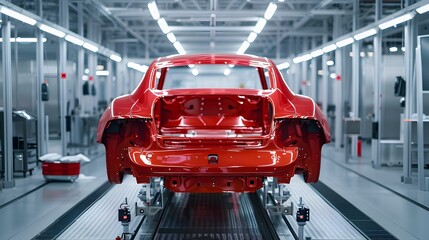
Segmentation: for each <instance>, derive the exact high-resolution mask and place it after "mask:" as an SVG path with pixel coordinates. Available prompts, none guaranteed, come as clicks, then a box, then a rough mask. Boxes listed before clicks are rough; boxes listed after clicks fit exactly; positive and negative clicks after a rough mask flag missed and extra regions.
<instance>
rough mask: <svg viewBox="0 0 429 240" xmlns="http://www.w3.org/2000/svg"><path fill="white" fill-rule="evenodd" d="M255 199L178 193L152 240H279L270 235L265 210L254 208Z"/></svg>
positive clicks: (235, 195)
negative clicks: (264, 215)
mask: <svg viewBox="0 0 429 240" xmlns="http://www.w3.org/2000/svg"><path fill="white" fill-rule="evenodd" d="M252 197H253V196H251V194H238V193H235V194H233V193H223V194H184V193H176V194H174V196H173V198H172V199H171V202H170V204H169V206H168V208H167V209H166V210H165V213H164V215H163V217H162V219H161V222H160V224H159V226H158V229H157V233H156V234H155V236H154V238H153V239H157V240H164V239H169V240H173V239H237V240H238V239H249V240H254V239H255V240H257V239H261V240H262V239H263V240H265V239H278V236H277V234H276V233H275V231H274V233H267V231H270V228H269V226H270V224H269V223H267V222H266V219H265V218H264V217H263V216H262V214H263V212H264V209H263V208H262V210H260V209H259V206H255V204H256V202H254V201H255V200H252ZM256 197H257V196H256ZM259 202H260V200H259ZM255 208H257V209H255ZM265 214H266V212H265ZM267 217H268V216H267ZM268 221H269V219H268ZM271 227H272V226H271ZM269 234H274V237H272V236H269Z"/></svg>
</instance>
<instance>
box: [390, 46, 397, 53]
mask: <svg viewBox="0 0 429 240" xmlns="http://www.w3.org/2000/svg"><path fill="white" fill-rule="evenodd" d="M389 51H390V52H397V51H398V48H397V47H390V48H389Z"/></svg>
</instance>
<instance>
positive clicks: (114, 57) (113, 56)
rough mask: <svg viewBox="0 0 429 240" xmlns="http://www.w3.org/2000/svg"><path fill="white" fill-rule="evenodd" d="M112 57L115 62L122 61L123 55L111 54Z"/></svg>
mask: <svg viewBox="0 0 429 240" xmlns="http://www.w3.org/2000/svg"><path fill="white" fill-rule="evenodd" d="M110 59H112V60H113V61H115V62H120V61H122V58H121V56H119V55H116V54H112V55H110Z"/></svg>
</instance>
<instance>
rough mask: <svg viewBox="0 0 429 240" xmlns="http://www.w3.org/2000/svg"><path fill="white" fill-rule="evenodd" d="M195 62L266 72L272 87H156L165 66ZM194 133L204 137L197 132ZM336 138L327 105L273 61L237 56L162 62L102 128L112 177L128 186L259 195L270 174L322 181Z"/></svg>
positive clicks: (116, 105) (113, 107)
mask: <svg viewBox="0 0 429 240" xmlns="http://www.w3.org/2000/svg"><path fill="white" fill-rule="evenodd" d="M191 64H196V65H198V64H227V65H240V66H252V67H255V68H257V69H265V70H266V71H267V72H268V74H269V81H270V84H269V88H267V89H262V90H258V89H167V90H163V89H159V86H157V85H156V83H157V81H156V73H157V71H158V72H159V71H160V70H161V72H162V69H168V68H170V67H176V66H184V65H191ZM202 104H206V106H207V108H204V109H203V108H202V107H201V106H202ZM194 105H195V106H199V107H201V108H199V107H198V109H201V110H198V109H197V108H193V106H194ZM189 106H190V107H192V108H190V107H189ZM216 106H218V107H216ZM227 107H229V109H228V108H227ZM194 131H195V132H198V134H197V135H196V136H193V135H190V134H189V133H193V132H194ZM231 131H232V132H235V133H239V134H232V135H231V134H229V132H231ZM200 133H201V134H200ZM225 133H226V134H225ZM329 141H330V134H329V127H328V124H327V121H326V118H325V116H324V115H323V114H322V112H321V110H320V108H319V107H318V106H317V105H316V104H315V102H314V101H313V100H312V99H311V98H309V97H306V96H302V95H298V94H295V93H293V92H292V91H291V90H290V89H289V87H288V86H287V85H286V82H285V81H284V80H283V77H282V75H281V73H280V72H279V70H278V69H277V67H276V65H275V64H274V63H273V62H272V61H271V60H269V59H267V58H262V57H256V56H251V55H232V54H196V55H177V56H170V57H165V58H158V59H156V60H155V61H153V63H152V64H151V65H150V66H149V68H148V70H147V72H146V74H145V76H144V77H143V79H142V81H141V82H140V84H139V85H138V86H137V88H136V89H135V90H134V91H133V92H132V93H131V94H127V95H124V96H120V97H118V98H116V99H114V100H113V101H112V103H111V104H110V106H109V107H108V108H107V109H106V111H105V112H104V114H103V115H102V117H101V119H100V122H99V126H98V131H97V142H99V143H103V144H104V145H105V148H106V164H107V174H108V177H109V180H110V181H111V182H114V183H121V182H122V178H123V175H124V174H132V175H134V177H136V179H137V182H139V183H147V182H149V179H150V178H151V177H163V178H164V179H165V186H166V187H167V188H170V189H171V190H173V191H176V192H225V191H232V192H252V191H255V190H257V189H259V188H260V187H261V186H262V182H263V179H264V178H265V177H275V178H277V179H278V182H279V183H289V181H290V178H291V177H292V176H293V175H294V174H295V173H303V175H304V178H305V180H306V181H307V182H316V181H317V180H318V176H319V172H320V160H321V148H322V146H323V144H325V143H327V142H329Z"/></svg>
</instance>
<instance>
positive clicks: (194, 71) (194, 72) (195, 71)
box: [191, 68, 199, 76]
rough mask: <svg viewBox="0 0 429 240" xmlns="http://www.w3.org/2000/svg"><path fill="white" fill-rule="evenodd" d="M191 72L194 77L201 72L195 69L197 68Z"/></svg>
mask: <svg viewBox="0 0 429 240" xmlns="http://www.w3.org/2000/svg"><path fill="white" fill-rule="evenodd" d="M191 72H192V75H194V76H197V75H198V73H199V72H198V70H197V69H195V68H194V69H192V71H191Z"/></svg>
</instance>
